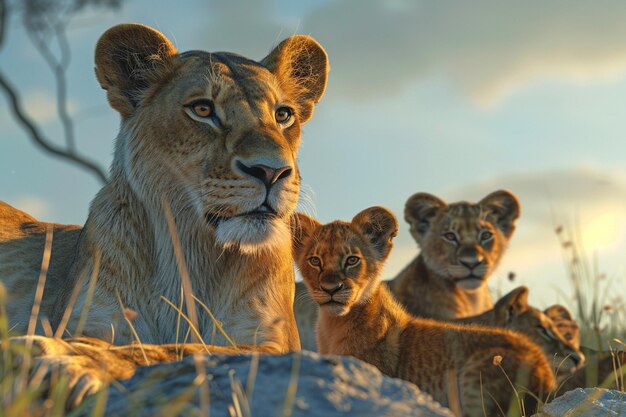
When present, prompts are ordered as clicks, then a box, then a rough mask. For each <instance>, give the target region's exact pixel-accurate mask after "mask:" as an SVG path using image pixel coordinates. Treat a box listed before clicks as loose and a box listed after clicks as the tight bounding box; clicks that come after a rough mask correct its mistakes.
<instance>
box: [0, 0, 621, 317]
mask: <svg viewBox="0 0 626 417" xmlns="http://www.w3.org/2000/svg"><path fill="white" fill-rule="evenodd" d="M127 21H134V22H140V23H144V24H147V25H150V26H152V27H155V28H157V29H159V30H160V31H162V32H163V33H164V34H165V35H166V36H167V37H168V38H170V40H172V41H173V42H174V44H175V45H176V46H177V48H178V49H179V50H181V51H185V50H190V49H203V50H207V51H223V50H227V51H232V52H237V53H240V54H242V55H245V56H248V57H250V58H254V59H261V58H263V57H264V56H265V55H266V54H267V53H268V52H269V51H270V50H271V49H272V48H273V47H274V46H276V45H277V44H278V43H279V42H280V41H281V40H282V39H284V38H285V37H287V36H289V35H292V34H295V33H304V34H308V35H311V36H313V37H314V38H315V39H317V40H318V41H319V42H320V43H321V44H322V45H323V46H324V47H325V48H326V50H327V52H328V55H329V59H330V65H331V72H330V76H329V82H328V88H327V91H326V95H325V97H324V98H323V99H322V101H321V102H320V103H319V104H318V105H317V107H316V110H315V115H314V117H313V119H312V120H311V121H310V122H309V123H308V124H307V125H306V126H305V127H304V131H303V141H302V146H301V149H300V154H299V166H300V170H301V172H302V175H303V182H304V186H303V192H304V193H306V194H307V198H308V199H310V200H311V201H312V204H308V205H307V207H306V208H307V209H309V210H313V212H314V214H316V215H317V217H318V218H319V219H320V220H321V221H322V222H328V221H331V220H334V219H345V220H348V219H350V218H352V217H353V216H354V215H355V214H356V213H358V212H359V211H361V210H362V209H365V208H367V207H369V206H372V205H383V206H386V207H388V208H389V209H391V210H392V211H393V212H395V213H396V215H397V216H398V218H399V220H400V224H401V227H400V233H399V235H398V238H397V239H396V247H395V249H394V252H393V253H392V255H391V257H390V260H389V262H388V264H387V266H386V268H385V270H384V277H385V278H390V277H393V276H395V275H396V274H397V273H398V272H399V271H400V270H401V269H402V268H403V267H404V266H405V265H406V264H407V263H408V262H409V261H410V260H411V259H412V258H413V257H415V256H416V254H417V251H418V249H417V246H416V244H415V243H414V242H413V240H412V238H411V237H410V235H409V232H408V225H406V224H405V223H404V221H403V220H402V216H403V208H404V203H405V201H406V200H407V198H408V197H409V196H411V195H412V194H413V193H416V192H429V193H432V194H435V195H437V196H439V197H441V198H443V199H444V200H446V201H449V202H453V201H458V200H468V201H478V200H480V199H481V198H482V197H484V196H485V195H487V194H488V193H490V192H491V191H494V190H496V189H500V188H505V189H509V190H511V191H512V192H514V193H515V194H516V195H517V196H518V197H519V199H520V201H521V205H522V216H521V218H520V220H519V222H518V228H517V231H516V233H515V235H514V236H513V239H512V240H511V243H510V247H509V250H508V252H507V253H506V254H505V257H504V259H503V261H502V262H501V265H500V267H499V268H498V270H497V271H496V273H495V274H494V276H493V277H492V278H491V280H490V287H491V288H492V289H493V292H494V294H501V293H504V292H506V291H508V290H510V289H512V288H514V287H515V286H517V285H527V286H529V288H530V290H531V292H530V301H531V303H532V304H535V305H537V306H539V307H546V306H548V305H550V304H553V303H556V302H561V303H565V304H566V305H568V306H570V307H573V303H572V298H571V296H572V290H571V284H570V282H569V277H568V274H567V271H566V269H565V268H564V265H563V251H562V249H561V247H560V244H559V239H558V237H557V235H556V233H555V228H556V227H557V226H558V225H563V226H564V227H565V228H566V230H576V231H577V233H578V236H579V241H580V243H581V244H582V245H583V246H584V248H585V249H586V253H587V254H588V259H589V260H590V261H592V260H593V261H594V262H596V263H597V265H598V269H599V270H600V272H601V273H603V274H605V275H606V276H607V277H608V278H607V279H605V280H604V282H603V285H610V294H611V297H623V298H626V285H624V284H625V283H626V277H625V275H626V270H625V268H624V267H625V263H626V260H625V259H626V257H625V256H624V255H625V254H626V141H625V140H624V137H625V136H626V122H625V121H626V106H624V102H625V98H626V25H624V24H623V22H624V21H626V3H624V2H622V1H618V0H614V1H611V0H586V1H579V0H554V1H551V2H543V1H537V0H534V1H533V0H530V1H525V2H492V1H487V0H475V1H472V2H461V1H457V2H454V1H453V2H441V1H436V2H434V1H427V0H422V1H419V0H391V1H385V2H381V1H374V0H343V1H339V0H324V1H318V2H293V1H278V0H259V1H255V2H247V1H243V0H231V1H227V2H226V1H220V0H214V1H191V0H190V1H186V2H184V6H181V3H180V2H162V1H148V0H134V1H132V0H131V1H128V2H127V3H126V4H125V5H124V7H122V8H121V9H120V10H118V11H102V10H98V11H93V10H88V11H86V12H84V13H82V14H80V15H78V16H76V17H75V19H74V20H73V22H72V24H71V25H70V28H69V31H68V36H69V42H70V45H71V48H72V62H71V66H70V68H69V71H68V79H69V103H70V105H69V107H70V111H71V114H72V116H73V119H74V121H75V123H76V136H77V142H78V147H79V149H80V151H81V152H82V153H84V154H85V155H88V156H89V157H91V158H93V159H94V160H96V161H98V162H99V163H100V164H101V165H102V166H108V165H109V164H110V161H111V157H112V149H113V148H112V145H113V139H114V138H115V136H116V134H117V130H118V127H119V117H118V114H117V113H116V112H115V111H114V110H113V109H111V108H110V107H108V105H107V103H106V97H105V92H104V91H103V90H101V89H100V88H99V86H98V83H97V82H96V79H95V77H94V73H93V49H94V46H95V43H96V41H97V39H98V37H99V36H100V35H101V34H102V33H103V32H104V31H105V30H106V29H107V28H109V27H110V26H113V25H115V24H117V23H121V22H127ZM0 66H1V68H2V71H4V72H5V73H6V75H7V76H8V77H9V78H10V80H11V81H12V82H13V84H15V85H16V86H17V87H18V88H19V90H20V91H21V93H22V95H23V98H24V102H25V104H26V109H27V111H28V113H29V114H30V115H31V116H32V117H34V118H35V119H36V120H37V121H38V122H39V123H40V125H41V126H42V128H43V131H44V132H45V133H46V135H47V136H48V137H49V138H50V139H51V140H53V141H56V142H58V143H62V134H61V132H62V131H61V128H60V124H59V121H58V118H57V117H56V105H55V95H54V85H53V83H52V82H53V79H52V76H51V73H50V71H49V70H48V68H47V67H46V65H45V63H44V62H43V61H42V59H41V58H40V57H39V56H38V55H37V53H36V52H35V50H34V49H33V47H32V44H31V43H30V41H29V39H28V37H27V36H26V34H25V32H24V31H23V29H22V27H21V25H20V22H19V21H18V20H16V19H12V20H11V24H10V26H9V30H8V33H7V39H6V45H5V46H4V48H3V49H2V50H0ZM99 187H100V184H99V183H98V181H97V180H95V179H94V178H93V177H91V176H90V175H89V174H87V173H85V172H84V171H81V170H80V169H77V168H75V167H73V166H70V165H67V164H66V163H64V162H60V161H58V160H56V159H52V158H50V157H49V156H48V155H45V154H42V153H41V152H40V151H39V150H38V149H37V148H35V147H34V146H33V145H32V143H31V142H30V141H29V139H28V137H27V136H26V135H25V134H24V132H23V131H22V130H21V129H20V127H19V126H18V125H17V124H16V123H15V120H14V119H13V118H12V117H11V115H10V113H9V110H8V107H7V103H6V100H5V98H4V97H0V199H2V200H4V201H7V202H8V203H9V204H12V205H15V206H16V207H18V208H20V209H22V210H24V211H27V212H29V213H31V214H33V215H35V216H36V217H38V218H39V219H40V220H46V221H54V222H61V223H74V224H81V223H84V221H85V219H86V216H87V211H88V207H89V202H90V200H91V199H92V198H93V196H94V195H95V193H96V192H97V191H98V189H99ZM509 272H514V273H515V277H516V278H515V280H514V281H512V282H511V281H509V279H508V276H509Z"/></svg>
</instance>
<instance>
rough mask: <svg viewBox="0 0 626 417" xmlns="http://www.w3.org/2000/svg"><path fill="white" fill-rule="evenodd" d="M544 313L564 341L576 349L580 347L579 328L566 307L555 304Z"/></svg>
mask: <svg viewBox="0 0 626 417" xmlns="http://www.w3.org/2000/svg"><path fill="white" fill-rule="evenodd" d="M544 313H545V314H546V316H548V317H550V319H551V320H552V321H553V322H554V325H555V326H556V328H557V330H558V332H559V333H560V334H561V335H562V336H563V338H564V339H565V340H567V341H568V342H570V343H571V344H573V345H574V346H576V347H577V348H579V347H580V326H578V323H577V322H576V320H574V318H573V317H572V313H571V312H570V311H569V310H568V309H567V308H566V307H564V306H562V305H560V304H555V305H553V306H550V307H548V308H547V309H546V310H544Z"/></svg>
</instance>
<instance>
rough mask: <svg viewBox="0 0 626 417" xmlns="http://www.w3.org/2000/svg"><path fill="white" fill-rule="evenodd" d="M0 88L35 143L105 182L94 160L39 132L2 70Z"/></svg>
mask: <svg viewBox="0 0 626 417" xmlns="http://www.w3.org/2000/svg"><path fill="white" fill-rule="evenodd" d="M0 1H2V0H0ZM0 88H2V90H4V93H5V94H6V96H7V98H8V99H9V104H10V109H11V112H12V113H13V116H14V117H15V118H16V119H17V121H18V122H19V123H20V125H22V128H24V130H26V132H27V133H28V134H29V136H30V138H31V139H32V140H33V142H34V143H35V144H36V145H38V146H39V147H40V148H42V149H44V150H45V151H47V152H49V153H50V154H52V155H54V156H56V157H58V158H61V159H65V160H67V161H70V162H72V163H74V164H76V165H78V166H80V167H82V168H85V169H86V170H88V171H89V172H91V173H92V174H93V175H95V176H96V178H98V179H99V180H100V181H101V182H102V183H106V182H107V176H106V174H105V172H104V171H103V170H102V168H100V167H99V166H98V165H97V164H96V163H95V162H93V161H90V160H88V159H87V158H84V157H82V156H80V155H77V154H75V153H72V152H68V151H67V150H66V149H63V148H61V147H59V146H56V145H54V144H53V143H51V142H50V141H49V140H48V139H47V138H46V137H45V136H44V135H43V134H42V133H41V131H40V130H39V127H38V126H37V124H36V123H35V121H34V120H32V119H31V118H30V117H28V115H27V114H26V113H25V112H24V109H23V108H22V104H21V102H20V99H19V97H18V95H17V93H16V91H15V89H14V88H13V86H12V85H11V84H10V83H9V81H8V80H7V79H6V77H5V76H4V74H3V73H2V71H0Z"/></svg>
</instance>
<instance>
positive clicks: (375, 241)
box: [351, 207, 398, 260]
mask: <svg viewBox="0 0 626 417" xmlns="http://www.w3.org/2000/svg"><path fill="white" fill-rule="evenodd" d="M351 224H352V226H353V227H354V228H356V229H357V230H358V231H359V233H361V234H362V235H363V236H364V237H365V238H366V239H367V240H368V241H369V242H370V243H371V244H372V246H373V247H374V250H375V251H376V254H377V257H378V259H379V260H383V259H386V258H387V256H389V252H391V248H392V247H393V242H392V240H393V238H394V237H396V235H397V234H398V221H397V220H396V217H395V216H394V215H393V213H392V212H390V211H389V210H387V209H386V208H384V207H370V208H368V209H365V210H363V211H362V212H360V213H359V214H357V215H356V216H354V218H353V219H352V223H351Z"/></svg>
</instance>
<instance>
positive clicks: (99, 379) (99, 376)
mask: <svg viewBox="0 0 626 417" xmlns="http://www.w3.org/2000/svg"><path fill="white" fill-rule="evenodd" d="M10 343H11V346H10V349H11V350H12V352H13V354H14V358H15V360H14V361H13V364H14V368H15V370H16V371H18V372H19V370H20V369H21V367H22V366H24V364H25V361H28V364H31V365H32V366H30V369H29V370H28V371H29V372H28V375H29V377H30V382H31V383H33V382H34V383H38V382H39V381H41V383H42V385H43V391H44V392H47V391H48V390H49V388H50V386H51V384H52V383H53V381H58V380H59V378H60V377H61V376H63V377H64V378H65V379H66V381H67V387H68V389H69V390H70V393H69V396H68V399H67V402H66V406H67V407H68V408H73V407H76V406H77V405H78V404H80V403H81V402H82V401H83V399H84V398H85V397H86V396H88V395H91V394H94V393H95V392H97V391H98V390H100V389H101V388H102V387H103V386H105V385H108V384H109V383H110V382H112V381H114V380H124V379H128V378H130V377H132V376H133V375H134V374H135V371H136V370H137V368H139V367H141V366H147V365H155V364H158V363H164V362H173V361H177V360H180V359H182V358H183V357H186V356H190V355H195V354H245V353H251V352H258V353H264V354H269V353H278V352H276V351H275V349H273V348H272V347H268V346H255V345H237V346H232V347H230V346H212V345H205V344H201V343H191V344H180V345H176V344H164V345H152V344H136V343H135V344H130V345H123V346H115V345H111V344H109V343H107V342H105V341H102V340H100V339H95V338H89V337H81V338H74V339H67V340H63V339H57V338H48V337H43V336H21V337H14V338H11V339H10ZM27 348H29V349H27ZM28 364H27V365H28Z"/></svg>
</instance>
